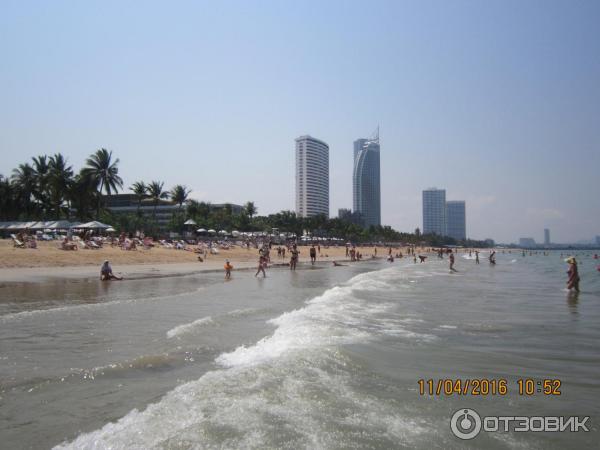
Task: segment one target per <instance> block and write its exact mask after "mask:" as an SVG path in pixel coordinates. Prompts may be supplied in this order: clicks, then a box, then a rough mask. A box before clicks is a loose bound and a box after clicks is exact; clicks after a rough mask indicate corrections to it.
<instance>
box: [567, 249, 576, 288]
mask: <svg viewBox="0 0 600 450" xmlns="http://www.w3.org/2000/svg"><path fill="white" fill-rule="evenodd" d="M566 262H567V263H569V270H567V275H568V276H569V278H568V280H567V289H569V290H571V289H575V292H579V271H578V270H577V260H576V259H575V258H574V257H573V256H571V257H569V258H567V259H566Z"/></svg>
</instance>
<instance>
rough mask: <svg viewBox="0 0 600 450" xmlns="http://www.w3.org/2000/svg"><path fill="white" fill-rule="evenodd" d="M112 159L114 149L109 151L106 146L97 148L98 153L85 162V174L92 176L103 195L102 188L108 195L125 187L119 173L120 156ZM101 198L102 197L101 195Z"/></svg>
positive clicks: (97, 212) (98, 211) (97, 213)
mask: <svg viewBox="0 0 600 450" xmlns="http://www.w3.org/2000/svg"><path fill="white" fill-rule="evenodd" d="M111 159H112V151H110V152H109V151H108V150H106V149H105V148H101V149H100V150H97V151H96V153H94V154H92V155H91V156H90V157H89V158H88V159H87V160H86V161H85V163H86V164H87V166H86V167H84V169H83V173H84V174H85V175H89V176H91V178H92V179H93V180H94V182H95V183H96V186H97V187H98V193H99V194H100V196H102V189H104V191H105V192H106V195H108V196H110V195H111V194H112V192H113V191H114V192H115V193H116V192H118V191H119V188H121V189H123V180H122V179H121V177H120V176H119V175H118V173H119V168H118V167H117V165H118V164H119V158H117V159H116V160H115V161H114V162H112V161H111ZM100 198H101V197H100ZM100 203H101V202H98V210H97V211H96V215H99V214H100Z"/></svg>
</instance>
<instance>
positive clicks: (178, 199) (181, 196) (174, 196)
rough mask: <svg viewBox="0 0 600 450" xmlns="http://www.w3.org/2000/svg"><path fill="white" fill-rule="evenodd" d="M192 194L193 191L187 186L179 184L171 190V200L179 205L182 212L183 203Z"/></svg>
mask: <svg viewBox="0 0 600 450" xmlns="http://www.w3.org/2000/svg"><path fill="white" fill-rule="evenodd" d="M190 192H192V190H191V189H188V188H187V187H186V186H182V185H181V184H178V185H177V186H175V187H174V188H173V189H171V192H170V194H171V200H173V201H174V202H175V203H177V204H178V205H179V209H180V210H181V206H182V205H183V202H185V201H186V200H187V198H188V195H190Z"/></svg>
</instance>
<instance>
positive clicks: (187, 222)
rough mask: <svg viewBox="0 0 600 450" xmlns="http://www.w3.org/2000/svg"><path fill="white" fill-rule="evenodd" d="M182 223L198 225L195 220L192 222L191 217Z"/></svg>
mask: <svg viewBox="0 0 600 450" xmlns="http://www.w3.org/2000/svg"><path fill="white" fill-rule="evenodd" d="M183 224H184V225H198V224H197V223H196V222H194V221H193V220H192V219H188V220H186V221H185V222H183Z"/></svg>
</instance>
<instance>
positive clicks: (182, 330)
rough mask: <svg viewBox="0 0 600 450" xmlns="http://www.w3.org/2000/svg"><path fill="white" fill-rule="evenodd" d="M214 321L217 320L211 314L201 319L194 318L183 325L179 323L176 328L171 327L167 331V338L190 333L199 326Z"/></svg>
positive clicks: (210, 323)
mask: <svg viewBox="0 0 600 450" xmlns="http://www.w3.org/2000/svg"><path fill="white" fill-rule="evenodd" d="M214 323H215V321H214V320H213V318H212V317H211V316H206V317H202V318H201V319H198V320H194V321H193V322H190V323H185V324H182V325H177V326H176V327H175V328H172V329H170V330H169V331H167V338H169V339H171V338H174V337H176V336H181V335H182V334H186V333H190V332H192V331H194V330H196V329H197V328H200V327H203V326H206V325H213V324H214Z"/></svg>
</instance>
